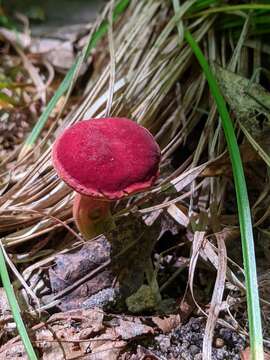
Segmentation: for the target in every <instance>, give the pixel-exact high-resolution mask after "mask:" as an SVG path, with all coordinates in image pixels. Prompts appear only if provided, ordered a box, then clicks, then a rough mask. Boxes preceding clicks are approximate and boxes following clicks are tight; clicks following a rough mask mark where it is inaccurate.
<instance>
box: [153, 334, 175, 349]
mask: <svg viewBox="0 0 270 360" xmlns="http://www.w3.org/2000/svg"><path fill="white" fill-rule="evenodd" d="M156 341H157V342H158V344H159V347H160V350H161V351H163V352H166V351H167V350H168V348H169V347H170V346H171V341H170V338H169V337H168V336H165V335H159V336H157V337H156Z"/></svg>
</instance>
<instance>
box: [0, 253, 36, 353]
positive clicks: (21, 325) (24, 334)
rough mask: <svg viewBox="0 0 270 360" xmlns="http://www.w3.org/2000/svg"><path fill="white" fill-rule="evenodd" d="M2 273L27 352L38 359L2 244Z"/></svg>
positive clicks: (0, 272) (0, 260)
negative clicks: (8, 269) (11, 280)
mask: <svg viewBox="0 0 270 360" xmlns="http://www.w3.org/2000/svg"><path fill="white" fill-rule="evenodd" d="M0 275H1V279H2V283H3V286H4V289H5V292H6V295H7V298H8V302H9V305H10V308H11V311H12V314H13V318H14V320H15V323H16V325H17V329H18V332H19V334H20V336H21V339H22V342H23V344H24V347H25V350H26V353H27V355H28V358H29V359H30V360H37V359H38V358H37V355H36V353H35V350H34V349H33V346H32V344H31V341H30V339H29V336H28V334H27V331H26V328H25V325H24V322H23V320H22V317H21V313H20V308H19V305H18V302H17V299H16V296H15V294H14V290H13V287H12V285H11V283H10V279H9V275H8V271H7V267H6V262H5V257H4V254H3V250H2V247H1V246H0Z"/></svg>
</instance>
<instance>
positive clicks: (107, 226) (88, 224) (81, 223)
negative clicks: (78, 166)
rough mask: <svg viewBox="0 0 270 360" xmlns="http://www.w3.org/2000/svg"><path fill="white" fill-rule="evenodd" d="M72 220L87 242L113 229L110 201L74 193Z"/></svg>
mask: <svg viewBox="0 0 270 360" xmlns="http://www.w3.org/2000/svg"><path fill="white" fill-rule="evenodd" d="M73 218H74V220H75V223H76V225H77V227H78V229H79V230H80V232H81V234H82V235H83V237H84V238H85V239H87V240H89V239H91V238H94V237H96V236H98V235H100V234H102V233H106V232H107V231H109V230H111V229H113V228H114V226H115V224H114V220H113V218H112V215H111V210H110V201H107V200H100V199H95V198H93V197H89V196H84V195H81V194H78V193H76V195H75V199H74V202H73Z"/></svg>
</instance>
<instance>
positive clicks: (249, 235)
mask: <svg viewBox="0 0 270 360" xmlns="http://www.w3.org/2000/svg"><path fill="white" fill-rule="evenodd" d="M175 1H176V0H173V4H175ZM250 6H251V5H250ZM227 8H228V7H227ZM269 8H270V6H269ZM179 33H180V35H181V28H180V29H179ZM184 37H185V40H186V41H187V42H188V43H189V45H190V47H191V48H192V50H193V52H194V54H195V56H196V58H197V60H198V62H199V63H200V65H201V67H202V69H203V72H204V75H205V77H206V79H207V81H208V84H209V87H210V90H211V93H212V96H213V98H214V99H215V102H216V106H217V108H218V112H219V114H220V117H221V122H222V127H223V131H224V134H225V138H226V141H227V146H228V151H229V154H230V159H231V164H232V170H233V177H234V183H235V190H236V197H237V207H238V214H239V224H240V232H241V241H242V252H243V260H244V269H245V279H246V288H247V308H248V320H249V332H250V347H251V356H252V360H263V358H264V354H263V340H262V325H261V312H260V303H259V293H258V281H257V271H256V259H255V249H254V239H253V229H252V221H251V212H250V206H249V200H248V193H247V187H246V181H245V175H244V170H243V165H242V160H241V156H240V151H239V147H238V144H237V139H236V136H235V133H234V128H233V124H232V121H231V118H230V115H229V112H228V110H227V106H226V103H225V100H224V98H223V96H222V94H221V92H220V90H219V87H218V83H217V81H216V79H215V77H214V75H213V74H212V71H211V69H210V67H209V65H208V62H207V60H206V58H205V56H204V55H203V53H202V51H201V49H200V47H199V46H198V44H197V43H196V41H195V40H194V38H193V36H192V35H191V33H190V32H189V31H187V30H186V31H185V33H184Z"/></svg>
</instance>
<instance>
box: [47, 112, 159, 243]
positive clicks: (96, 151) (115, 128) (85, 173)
mask: <svg viewBox="0 0 270 360" xmlns="http://www.w3.org/2000/svg"><path fill="white" fill-rule="evenodd" d="M52 160H53V165H54V168H55V170H56V172H57V174H58V175H59V177H60V178H61V179H62V180H63V181H64V182H65V183H67V185H69V186H70V187H71V188H72V189H74V190H75V192H76V195H75V200H74V204H73V216H74V219H75V222H76V224H77V227H78V229H79V230H80V232H81V234H82V235H83V236H84V237H85V238H86V239H90V238H92V237H94V236H97V235H98V234H99V233H101V232H102V231H101V230H102V229H101V227H102V223H103V226H104V223H105V224H106V223H108V221H109V219H110V218H111V215H110V203H111V202H112V201H115V200H119V199H122V198H124V197H126V196H128V195H132V194H134V193H136V192H138V191H141V190H145V189H147V188H150V187H151V186H152V185H153V184H154V182H155V180H156V178H157V176H158V173H159V162H160V149H159V146H158V144H157V143H156V141H155V139H154V138H153V136H152V135H151V134H150V132H149V131H148V130H146V129H145V128H144V127H142V126H140V125H138V124H136V123H135V122H134V121H132V120H129V119H125V118H101V119H90V120H83V121H80V122H78V123H76V124H75V125H73V126H71V127H70V128H68V129H66V130H65V131H64V132H63V133H62V135H61V136H60V137H59V138H58V139H57V140H56V141H55V143H54V145H53V151H52ZM109 222H110V221H109Z"/></svg>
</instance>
